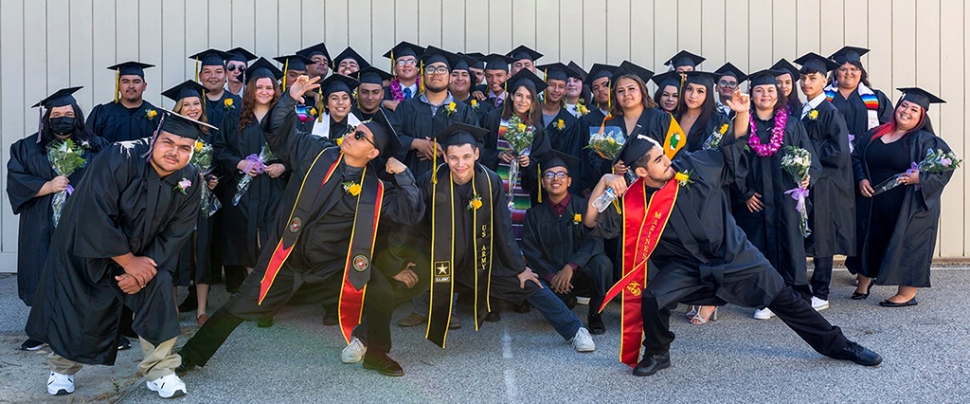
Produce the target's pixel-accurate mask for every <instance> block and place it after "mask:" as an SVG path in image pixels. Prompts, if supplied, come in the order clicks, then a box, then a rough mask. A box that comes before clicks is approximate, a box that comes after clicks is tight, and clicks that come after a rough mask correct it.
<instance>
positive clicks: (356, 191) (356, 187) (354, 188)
mask: <svg viewBox="0 0 970 404" xmlns="http://www.w3.org/2000/svg"><path fill="white" fill-rule="evenodd" d="M347 193H348V194H350V196H357V195H360V184H350V185H348V186H347Z"/></svg>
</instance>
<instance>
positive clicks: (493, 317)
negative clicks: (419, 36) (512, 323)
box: [485, 311, 502, 323]
mask: <svg viewBox="0 0 970 404" xmlns="http://www.w3.org/2000/svg"><path fill="white" fill-rule="evenodd" d="M501 319H502V315H501V314H499V312H497V311H490V312H488V314H486V315H485V321H488V322H489V323H497V322H498V321H499V320H501Z"/></svg>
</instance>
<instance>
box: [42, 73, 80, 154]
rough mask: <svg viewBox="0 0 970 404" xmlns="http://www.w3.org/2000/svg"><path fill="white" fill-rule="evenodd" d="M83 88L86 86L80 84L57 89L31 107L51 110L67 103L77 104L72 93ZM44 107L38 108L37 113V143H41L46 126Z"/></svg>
mask: <svg viewBox="0 0 970 404" xmlns="http://www.w3.org/2000/svg"><path fill="white" fill-rule="evenodd" d="M82 88H84V87H82V86H78V87H68V88H62V89H60V90H57V91H55V92H54V94H51V95H49V96H47V98H44V99H43V100H40V101H38V102H37V103H36V104H34V105H31V106H30V107H31V108H37V107H40V106H43V107H44V108H46V109H47V110H48V111H49V110H50V109H51V108H57V107H63V106H65V105H77V100H75V99H74V96H73V95H72V94H74V93H76V92H77V90H80V89H82ZM44 108H41V109H40V110H38V114H37V116H38V117H37V143H40V141H41V130H42V129H43V126H44V122H43V120H44V111H43V109H44Z"/></svg>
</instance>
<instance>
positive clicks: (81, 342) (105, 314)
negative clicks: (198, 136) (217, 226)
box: [27, 139, 202, 365]
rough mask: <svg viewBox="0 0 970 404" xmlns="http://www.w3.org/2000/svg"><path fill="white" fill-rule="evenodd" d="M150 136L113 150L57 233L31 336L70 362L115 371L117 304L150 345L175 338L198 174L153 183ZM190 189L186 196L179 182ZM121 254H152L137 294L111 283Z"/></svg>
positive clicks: (90, 174) (78, 193) (70, 204)
mask: <svg viewBox="0 0 970 404" xmlns="http://www.w3.org/2000/svg"><path fill="white" fill-rule="evenodd" d="M148 142H149V140H148V139H141V140H136V141H131V142H124V143H118V144H114V145H111V146H109V147H108V148H106V149H105V150H104V151H103V152H101V153H100V154H99V155H98V158H95V159H94V161H92V163H91V165H90V167H89V170H88V171H87V173H86V174H85V176H84V179H82V180H81V183H80V184H78V186H77V187H76V188H77V189H76V190H75V192H74V194H73V195H72V196H71V198H69V199H68V200H67V204H66V206H65V208H64V214H63V216H62V218H61V223H60V224H59V225H58V226H57V230H56V231H55V232H54V239H53V241H52V243H51V251H55V253H53V254H51V255H50V256H49V257H48V259H47V264H46V265H45V267H44V274H43V276H42V278H41V283H40V286H39V287H38V288H37V296H36V304H35V305H34V307H33V309H32V310H31V312H30V319H29V320H28V321H27V334H28V335H29V336H30V337H31V338H33V339H36V340H40V341H47V342H48V343H49V344H50V346H51V350H53V351H54V352H55V353H57V354H58V355H61V356H63V357H65V358H67V359H70V360H72V361H75V362H80V363H87V364H100V365H112V364H114V361H115V355H116V354H117V349H118V344H117V340H118V336H119V335H120V330H119V327H118V324H119V322H120V321H121V313H122V305H124V306H127V307H128V308H130V309H131V310H132V311H133V312H134V322H133V323H132V328H133V329H134V330H135V332H136V333H137V334H138V335H139V336H140V337H141V338H144V339H146V340H148V341H149V342H151V343H152V344H154V345H158V344H160V343H162V342H164V341H167V340H169V339H172V338H175V337H176V336H178V335H179V334H180V331H179V319H178V313H176V310H175V306H176V303H175V295H174V294H173V293H172V288H173V284H172V271H173V270H174V268H175V261H176V260H177V257H178V251H179V249H180V248H181V247H182V244H183V243H184V242H185V241H186V240H188V237H189V235H190V234H191V233H192V228H193V227H194V226H195V221H196V217H197V215H198V211H199V200H200V198H201V197H200V191H201V190H202V189H201V187H200V185H201V184H199V183H198V181H195V179H196V178H198V176H199V174H198V173H197V172H196V171H195V168H193V167H192V165H191V164H190V165H187V166H186V167H185V168H183V169H181V170H179V171H178V172H175V173H173V174H171V175H169V176H167V177H165V178H159V177H158V174H157V173H156V172H155V169H154V168H153V167H152V166H151V163H149V162H147V161H146V159H145V157H142V155H143V154H144V153H146V152H147V151H148V147H149V144H148ZM182 179H188V180H190V181H192V185H191V186H190V187H188V189H186V190H185V194H182V192H180V191H179V190H177V189H176V184H177V183H178V182H179V181H181V180H182ZM127 253H131V254H134V255H135V256H144V257H149V258H151V259H153V260H154V261H155V263H156V264H157V267H156V269H157V271H158V272H157V274H156V275H155V277H154V278H153V279H152V280H151V281H149V282H148V284H147V285H146V287H145V288H144V289H142V290H141V291H140V292H137V293H135V294H133V295H129V294H125V293H124V292H122V291H121V289H119V288H118V282H117V281H115V280H114V277H115V276H117V275H120V274H122V273H123V272H124V270H123V269H122V268H121V266H119V265H118V264H116V263H115V262H114V260H112V259H111V257H117V256H121V255H125V254H127Z"/></svg>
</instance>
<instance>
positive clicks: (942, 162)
mask: <svg viewBox="0 0 970 404" xmlns="http://www.w3.org/2000/svg"><path fill="white" fill-rule="evenodd" d="M962 162H963V160H960V159H959V158H957V155H956V154H955V153H953V152H952V151H949V152H944V151H943V150H942V149H936V150H933V149H928V150H926V157H924V158H923V161H921V162H919V164H916V162H915V161H914V162H912V163H910V168H909V170H906V172H904V173H899V174H896V175H894V176H892V177H889V179H888V180H885V181H883V182H882V183H880V184H879V185H876V186H875V188H873V191H874V192H873V193H872V196H876V195H879V194H881V193H883V192H886V191H888V190H890V189H893V188H896V187H897V186H899V178H900V177H902V176H904V175H910V174H912V173H914V172H917V171H919V172H924V173H936V174H939V173H945V172H947V171H953V170H956V169H957V168H960V163H962ZM916 190H917V191H918V190H919V184H916Z"/></svg>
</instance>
